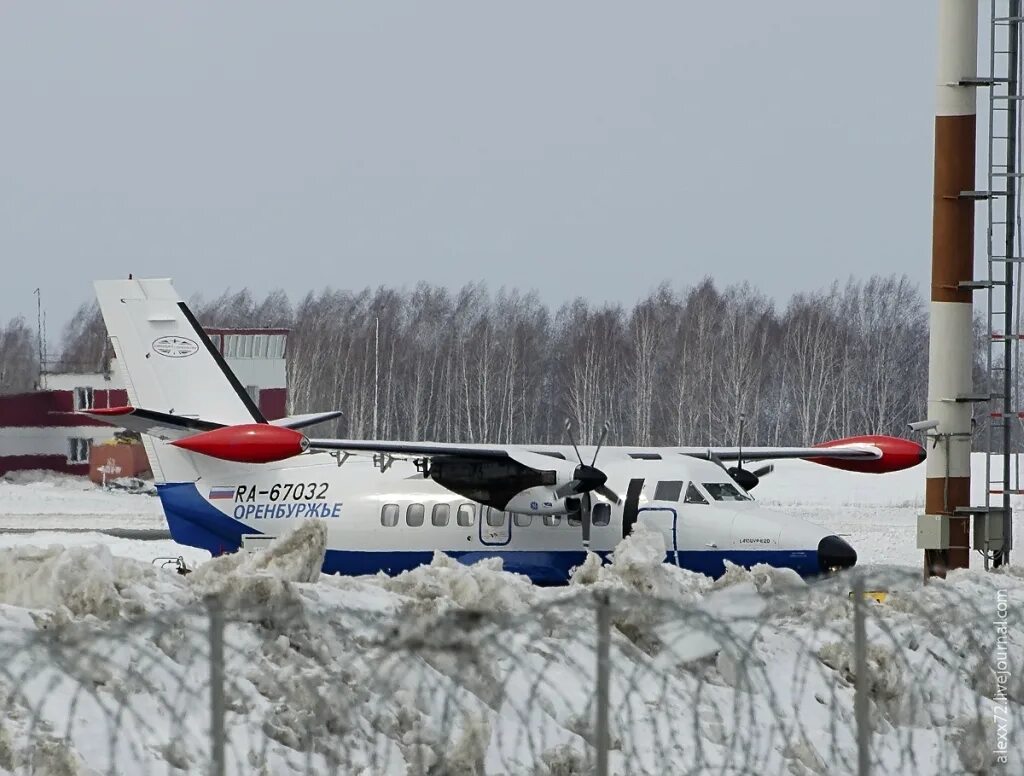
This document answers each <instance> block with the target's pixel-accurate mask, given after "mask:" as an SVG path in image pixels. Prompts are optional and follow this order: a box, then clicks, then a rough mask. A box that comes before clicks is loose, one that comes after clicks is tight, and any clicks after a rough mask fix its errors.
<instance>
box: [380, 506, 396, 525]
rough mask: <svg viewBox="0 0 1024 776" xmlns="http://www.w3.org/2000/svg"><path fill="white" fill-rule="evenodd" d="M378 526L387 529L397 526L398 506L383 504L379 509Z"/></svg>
mask: <svg viewBox="0 0 1024 776" xmlns="http://www.w3.org/2000/svg"><path fill="white" fill-rule="evenodd" d="M380 524H381V525H383V526H386V527H388V528H394V527H395V526H396V525H398V504H385V505H384V506H383V507H382V508H381V510H380Z"/></svg>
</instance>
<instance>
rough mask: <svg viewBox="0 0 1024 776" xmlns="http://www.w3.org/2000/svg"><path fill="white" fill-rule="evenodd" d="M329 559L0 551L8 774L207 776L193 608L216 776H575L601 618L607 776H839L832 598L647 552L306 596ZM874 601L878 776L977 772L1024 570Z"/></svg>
mask: <svg viewBox="0 0 1024 776" xmlns="http://www.w3.org/2000/svg"><path fill="white" fill-rule="evenodd" d="M325 546H326V534H325V528H324V525H323V523H321V522H311V523H309V524H306V525H304V526H302V527H301V528H299V529H298V530H296V531H295V532H293V533H291V534H289V535H288V536H286V537H283V538H282V539H281V540H279V541H277V542H275V543H274V544H273V545H271V546H270V547H269V548H267V549H265V550H263V551H261V552H259V553H256V554H251V555H248V554H238V555H234V556H226V557H222V558H217V559H214V560H212V561H209V562H208V563H206V564H204V565H203V566H202V567H201V568H200V569H199V570H197V571H196V572H194V573H192V574H191V575H189V576H187V577H181V576H178V575H176V574H174V573H172V572H169V571H161V570H160V569H157V568H154V567H153V566H151V565H150V564H146V563H141V562H139V561H136V560H132V559H130V558H119V557H116V556H114V555H112V554H111V553H109V552H105V551H103V550H102V549H92V550H86V549H84V548H77V547H72V548H59V547H54V548H49V549H45V550H39V549H36V550H29V549H26V548H11V549H6V550H3V549H0V703H3V707H4V713H3V714H2V715H0V774H6V773H19V774H21V773H31V772H36V773H65V774H92V773H104V772H108V771H116V772H124V773H167V772H172V771H173V770H174V769H181V770H184V771H187V772H201V771H203V770H204V769H205V768H206V765H207V763H208V762H209V757H210V747H209V736H208V730H209V723H210V718H209V695H208V692H209V682H210V661H209V649H210V646H209V645H210V622H211V620H210V616H209V608H208V607H210V606H211V605H212V606H214V611H222V612H223V615H224V618H225V620H226V625H225V629H224V643H225V650H224V655H225V665H224V677H225V680H224V696H225V706H226V709H227V711H226V717H225V737H224V742H225V746H226V750H227V756H228V759H229V763H228V769H227V770H228V772H229V773H235V772H238V773H241V772H246V773H266V774H270V773H274V774H277V773H283V774H290V773H345V774H407V773H412V774H419V773H467V774H469V773H477V774H483V773H503V774H504V773H511V774H547V775H548V776H554V774H575V773H586V772H590V771H592V770H593V762H594V761H593V757H594V748H593V743H594V740H595V730H594V705H593V702H594V687H595V682H596V671H595V666H596V651H597V638H596V629H595V623H596V612H597V609H596V607H598V606H601V605H605V604H604V603H602V602H604V601H607V604H606V605H607V606H609V612H610V615H611V621H612V624H613V625H612V630H611V634H610V636H611V644H610V657H611V673H610V677H609V678H610V691H611V723H612V726H611V742H612V751H611V765H612V772H613V773H618V774H640V773H651V774H663V773H665V772H666V764H669V763H670V764H671V767H670V768H669V770H672V771H680V772H682V771H687V770H694V771H701V770H704V771H711V772H757V771H760V772H764V773H784V772H785V773H794V774H811V773H821V774H825V773H828V774H832V773H852V772H855V771H856V737H855V723H854V714H853V696H854V693H853V682H854V680H855V676H856V660H855V656H854V651H853V648H852V645H853V623H852V613H853V603H852V601H851V599H850V596H849V578H843V577H839V578H836V579H833V580H830V581H828V582H826V583H824V584H813V585H807V584H806V583H804V582H803V581H802V580H800V579H799V578H797V577H795V576H794V575H792V574H790V573H788V572H786V571H780V570H777V569H772V568H769V567H755V568H753V569H751V570H745V569H740V568H735V567H734V568H731V569H730V570H729V571H728V573H726V574H725V576H723V577H722V578H721V579H719V580H717V581H715V582H712V581H711V580H710V579H708V578H706V577H703V576H701V575H697V574H693V573H690V572H686V571H682V570H680V569H678V568H675V567H671V566H667V565H664V564H662V563H661V562H660V560H661V558H662V557H664V547H663V544H661V537H660V535H659V534H656V533H652V532H649V531H644V530H640V531H638V532H636V533H635V534H634V535H633V536H631V537H630V538H629V539H627V540H625V541H623V542H622V543H621V544H620V545H619V547H618V548H617V549H616V551H615V553H614V556H613V558H612V560H611V562H610V563H608V564H605V565H602V564H601V563H600V561H599V559H598V558H597V557H596V556H590V557H588V558H587V560H586V561H585V563H584V564H583V565H582V566H581V567H580V568H579V569H577V570H576V572H575V574H574V577H573V583H572V584H571V585H569V586H568V587H567V588H562V589H544V588H536V587H534V586H533V585H531V584H530V583H529V581H528V580H526V579H525V578H524V577H521V576H518V575H514V574H510V573H508V572H505V571H503V570H502V569H501V567H500V563H499V562H497V561H487V562H483V563H479V564H476V565H474V566H469V567H466V566H462V565H460V564H459V563H457V562H455V561H453V560H451V559H450V558H447V557H445V556H444V555H440V554H439V555H437V556H436V557H435V558H434V561H433V562H432V563H431V564H430V565H429V566H424V567H421V568H418V569H416V570H414V571H411V572H408V573H406V574H402V575H400V576H398V577H395V578H388V577H384V576H374V577H362V578H344V577H323V576H320V575H318V574H317V571H316V570H317V569H318V568H319V565H320V563H321V562H322V560H323V553H324V548H325ZM870 582H871V584H872V586H874V585H879V586H881V585H884V586H885V588H886V589H888V590H890V591H892V594H891V596H890V598H889V599H888V601H887V603H885V604H882V605H876V604H870V605H869V606H867V611H868V623H867V626H868V628H867V632H868V639H869V648H868V668H867V670H868V674H867V677H866V678H867V682H868V685H869V687H870V688H871V698H870V709H869V711H870V716H871V720H872V722H873V724H874V726H875V729H874V734H873V737H872V744H871V746H872V750H871V751H872V757H873V758H874V760H875V762H876V765H877V771H878V772H900V773H921V774H925V773H927V774H931V773H936V772H943V771H947V770H948V771H951V772H965V771H966V772H974V773H982V772H986V771H987V770H991V769H992V768H993V766H994V760H993V752H994V751H996V747H997V745H998V741H999V738H998V730H997V729H996V728H994V727H993V725H992V722H991V720H992V719H993V708H994V705H993V704H994V700H993V699H994V698H996V697H997V693H998V692H1000V688H1001V687H1004V686H1005V687H1006V689H1007V692H1008V696H1009V698H1010V699H1011V700H1010V704H1009V711H1010V714H1011V717H1012V721H1011V726H1010V730H1011V732H1012V733H1013V734H1014V735H1017V733H1019V731H1020V730H1022V729H1024V727H1022V725H1024V716H1022V713H1021V708H1022V706H1024V665H1022V664H1024V626H1022V623H1021V611H1022V610H1024V573H1022V572H1021V571H1020V570H1019V569H1013V568H1011V570H1009V571H1008V572H1005V573H1000V574H983V573H979V572H957V573H953V574H951V575H950V577H949V579H948V580H946V581H940V582H935V583H932V584H929V585H928V586H923V585H922V584H921V583H920V580H919V579H918V578H917V576H916V575H901V576H893V577H891V578H888V579H884V580H882V579H877V578H875V579H872V580H870ZM1000 591H1003V592H1000ZM1002 595H1005V598H1003V599H1001V598H1000V596H1002ZM1000 600H1003V601H1004V605H1005V607H1006V611H1007V612H1008V615H1009V620H1010V622H1009V624H1008V629H1007V634H1008V635H1007V637H1006V638H1007V642H1006V650H1007V660H1008V662H1009V664H1010V665H1011V666H1012V667H1011V670H1010V682H1009V683H1008V684H1007V685H999V684H998V683H997V681H996V674H995V673H994V669H995V666H996V661H995V657H996V655H995V651H994V650H995V649H996V647H997V634H996V631H995V629H994V627H993V626H992V623H993V622H994V621H996V620H997V616H998V614H999V612H1001V611H1003V609H1001V608H1000V606H1001V604H999V601H1000ZM1009 756H1010V757H1011V760H1010V762H1009V765H1008V767H1007V768H1006V771H1007V772H1020V771H1022V769H1024V760H1022V755H1021V752H1020V747H1016V748H1011V751H1010V752H1009Z"/></svg>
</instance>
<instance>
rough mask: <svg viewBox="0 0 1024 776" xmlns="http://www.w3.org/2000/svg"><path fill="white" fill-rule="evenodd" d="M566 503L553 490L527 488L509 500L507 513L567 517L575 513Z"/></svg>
mask: <svg viewBox="0 0 1024 776" xmlns="http://www.w3.org/2000/svg"><path fill="white" fill-rule="evenodd" d="M577 500H578V499H577ZM566 501H567V499H564V498H558V497H557V496H555V493H554V490H552V489H551V488H545V487H536V488H527V489H526V490H522V491H520V492H519V493H517V494H516V495H514V496H513V497H512V498H511V499H510V500H509V502H508V504H506V505H505V511H506V512H520V513H522V514H524V515H565V514H568V513H569V512H570V511H573V510H570V509H569V505H568V504H567V503H566Z"/></svg>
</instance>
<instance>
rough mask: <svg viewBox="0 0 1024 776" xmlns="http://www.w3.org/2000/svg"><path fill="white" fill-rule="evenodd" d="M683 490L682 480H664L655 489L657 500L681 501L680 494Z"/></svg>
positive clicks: (655, 498)
mask: <svg viewBox="0 0 1024 776" xmlns="http://www.w3.org/2000/svg"><path fill="white" fill-rule="evenodd" d="M682 492H683V481H682V480H663V481H662V482H659V483H658V487H656V488H655V489H654V500H655V501H679V494H680V493H682Z"/></svg>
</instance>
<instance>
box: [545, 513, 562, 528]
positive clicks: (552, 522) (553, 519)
mask: <svg viewBox="0 0 1024 776" xmlns="http://www.w3.org/2000/svg"><path fill="white" fill-rule="evenodd" d="M561 522H562V518H561V517H559V516H558V515H544V525H546V526H547V527H548V528H554V527H555V526H556V525H558V524H559V523H561Z"/></svg>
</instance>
